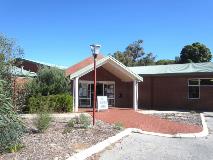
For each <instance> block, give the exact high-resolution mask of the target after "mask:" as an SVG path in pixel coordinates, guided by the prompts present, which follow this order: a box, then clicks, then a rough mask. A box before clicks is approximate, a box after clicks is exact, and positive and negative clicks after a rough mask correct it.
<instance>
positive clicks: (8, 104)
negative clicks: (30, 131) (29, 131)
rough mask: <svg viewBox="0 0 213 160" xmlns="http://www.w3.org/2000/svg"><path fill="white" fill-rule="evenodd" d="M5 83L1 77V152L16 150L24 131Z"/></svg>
mask: <svg viewBox="0 0 213 160" xmlns="http://www.w3.org/2000/svg"><path fill="white" fill-rule="evenodd" d="M4 83H5V81H2V80H1V79H0V154H1V153H3V152H6V151H16V150H17V149H18V148H19V146H20V143H21V136H22V135H23V133H24V125H23V123H22V122H21V120H20V119H19V117H18V115H17V113H16V112H15V111H14V107H13V105H12V101H11V98H9V97H8V96H7V95H6V94H5V89H4V87H3V86H4Z"/></svg>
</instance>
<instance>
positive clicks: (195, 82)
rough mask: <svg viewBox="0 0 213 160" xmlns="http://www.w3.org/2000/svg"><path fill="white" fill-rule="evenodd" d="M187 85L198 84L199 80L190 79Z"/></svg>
mask: <svg viewBox="0 0 213 160" xmlns="http://www.w3.org/2000/svg"><path fill="white" fill-rule="evenodd" d="M189 85H199V80H198V79H190V80H189Z"/></svg>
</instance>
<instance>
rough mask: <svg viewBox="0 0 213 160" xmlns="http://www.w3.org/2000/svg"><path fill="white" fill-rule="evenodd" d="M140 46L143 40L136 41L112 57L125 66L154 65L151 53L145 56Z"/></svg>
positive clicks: (153, 57)
mask: <svg viewBox="0 0 213 160" xmlns="http://www.w3.org/2000/svg"><path fill="white" fill-rule="evenodd" d="M142 44H143V40H137V41H135V42H133V43H132V44H129V45H128V46H127V47H126V49H125V51H124V52H121V51H117V52H115V53H114V54H113V55H112V56H113V57H114V58H116V59H117V60H119V61H120V62H121V63H123V64H124V65H126V66H138V65H152V64H154V61H155V56H154V55H153V54H152V53H149V54H146V53H145V52H144V49H143V47H142Z"/></svg>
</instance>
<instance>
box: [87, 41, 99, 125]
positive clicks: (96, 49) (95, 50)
mask: <svg viewBox="0 0 213 160" xmlns="http://www.w3.org/2000/svg"><path fill="white" fill-rule="evenodd" d="M100 47H101V45H98V44H92V45H90V48H91V51H92V55H93V58H94V93H93V125H95V108H96V58H97V56H98V54H99V52H100Z"/></svg>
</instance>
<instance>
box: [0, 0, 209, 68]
mask: <svg viewBox="0 0 213 160" xmlns="http://www.w3.org/2000/svg"><path fill="white" fill-rule="evenodd" d="M0 6H1V7H0V8H1V9H0V32H1V33H3V34H5V35H6V36H7V37H9V38H14V39H15V40H16V41H17V43H18V44H19V45H20V46H21V47H22V48H23V49H24V52H25V56H24V57H25V58H26V59H31V60H37V61H41V62H46V63H51V64H56V65H62V66H71V65H73V64H75V63H77V62H79V61H81V60H83V59H84V58H86V57H88V56H90V55H91V51H90V48H89V45H90V44H93V43H98V44H101V45H102V47H101V52H102V53H103V54H104V55H108V54H110V53H111V54H112V53H114V52H116V51H124V49H125V48H126V47H127V46H128V44H130V43H132V42H134V41H136V40H138V39H142V40H143V41H144V44H143V48H144V50H145V52H146V53H149V52H152V53H154V54H155V55H156V56H157V60H159V59H174V58H175V57H176V56H178V55H179V54H180V51H181V49H182V48H183V47H184V46H185V45H188V44H192V43H193V42H201V43H204V44H205V45H206V46H207V47H208V48H210V50H211V51H212V52H213V0H17V1H16V0H0Z"/></svg>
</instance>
